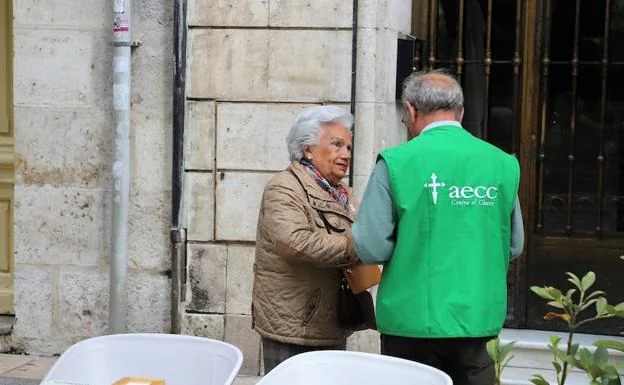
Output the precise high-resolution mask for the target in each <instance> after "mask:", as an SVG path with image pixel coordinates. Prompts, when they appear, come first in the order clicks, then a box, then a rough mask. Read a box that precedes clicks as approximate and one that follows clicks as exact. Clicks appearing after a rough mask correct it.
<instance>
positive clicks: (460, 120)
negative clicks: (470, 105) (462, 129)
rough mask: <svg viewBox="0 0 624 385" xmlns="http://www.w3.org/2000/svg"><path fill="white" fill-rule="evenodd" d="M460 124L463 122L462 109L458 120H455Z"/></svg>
mask: <svg viewBox="0 0 624 385" xmlns="http://www.w3.org/2000/svg"><path fill="white" fill-rule="evenodd" d="M457 120H458V121H459V122H460V123H461V122H462V120H464V109H463V108H462V110H461V113H460V114H459V119H457Z"/></svg>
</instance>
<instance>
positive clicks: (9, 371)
mask: <svg viewBox="0 0 624 385" xmlns="http://www.w3.org/2000/svg"><path fill="white" fill-rule="evenodd" d="M57 358H58V357H43V356H30V355H23V354H0V385H39V383H40V382H41V380H42V379H43V377H45V375H46V373H47V372H48V370H50V368H51V367H52V365H53V364H54V362H55V361H56V359H57ZM259 380H260V377H255V376H238V377H237V378H236V380H235V381H234V385H254V384H255V383H256V382H258V381H259Z"/></svg>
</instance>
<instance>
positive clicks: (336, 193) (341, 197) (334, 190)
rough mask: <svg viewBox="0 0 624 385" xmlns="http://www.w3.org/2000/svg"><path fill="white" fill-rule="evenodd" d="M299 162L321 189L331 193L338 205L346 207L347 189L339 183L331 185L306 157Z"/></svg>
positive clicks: (347, 201)
mask: <svg viewBox="0 0 624 385" xmlns="http://www.w3.org/2000/svg"><path fill="white" fill-rule="evenodd" d="M299 163H301V165H302V166H303V168H304V169H305V170H306V172H307V173H308V174H309V175H310V176H311V177H312V178H314V180H315V181H316V183H318V185H319V186H321V188H322V189H323V190H325V191H327V192H328V193H329V195H331V196H332V198H334V200H335V201H336V202H338V203H340V205H341V206H342V207H343V208H345V209H346V208H347V205H348V204H349V194H348V193H347V190H345V188H344V187H342V186H341V185H338V186H335V187H334V186H332V185H331V184H330V183H329V182H328V181H327V179H325V177H324V176H323V175H321V173H320V172H318V170H317V169H316V167H314V165H313V164H312V163H310V162H309V161H308V160H307V159H301V160H300V161H299Z"/></svg>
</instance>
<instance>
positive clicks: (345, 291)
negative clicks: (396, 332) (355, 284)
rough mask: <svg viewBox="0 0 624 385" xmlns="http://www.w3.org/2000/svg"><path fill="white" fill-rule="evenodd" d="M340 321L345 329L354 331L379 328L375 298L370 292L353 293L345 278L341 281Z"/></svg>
mask: <svg viewBox="0 0 624 385" xmlns="http://www.w3.org/2000/svg"><path fill="white" fill-rule="evenodd" d="M338 321H339V322H340V325H342V327H343V328H345V329H348V330H353V331H358V330H366V329H376V328H377V325H376V322H375V307H374V305H373V296H372V295H371V294H370V293H369V292H368V290H364V291H363V292H361V293H358V294H355V293H353V291H352V290H351V287H349V283H348V282H347V279H346V278H344V277H343V278H342V280H341V281H340V291H339V298H338Z"/></svg>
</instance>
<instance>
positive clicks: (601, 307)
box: [596, 297, 609, 315]
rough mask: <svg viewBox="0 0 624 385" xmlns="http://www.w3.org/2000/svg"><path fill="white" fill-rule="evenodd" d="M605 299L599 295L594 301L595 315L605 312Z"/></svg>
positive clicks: (606, 303)
mask: <svg viewBox="0 0 624 385" xmlns="http://www.w3.org/2000/svg"><path fill="white" fill-rule="evenodd" d="M608 304H609V303H608V302H607V299H606V298H605V297H600V298H598V300H597V301H596V315H602V314H605V313H606V312H607V305H608Z"/></svg>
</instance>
